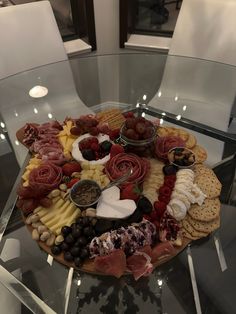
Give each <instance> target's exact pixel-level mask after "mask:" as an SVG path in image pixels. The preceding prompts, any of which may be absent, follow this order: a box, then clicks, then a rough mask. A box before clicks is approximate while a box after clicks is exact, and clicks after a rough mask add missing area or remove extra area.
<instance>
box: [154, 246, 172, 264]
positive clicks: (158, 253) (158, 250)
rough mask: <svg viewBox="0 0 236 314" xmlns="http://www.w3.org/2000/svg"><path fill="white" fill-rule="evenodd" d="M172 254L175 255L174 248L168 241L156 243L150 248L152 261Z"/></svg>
mask: <svg viewBox="0 0 236 314" xmlns="http://www.w3.org/2000/svg"><path fill="white" fill-rule="evenodd" d="M173 255H175V248H174V246H173V245H172V243H171V242H170V241H166V242H162V243H158V244H157V245H156V246H154V248H153V249H152V263H155V262H157V261H159V260H161V259H163V258H165V257H168V256H173Z"/></svg>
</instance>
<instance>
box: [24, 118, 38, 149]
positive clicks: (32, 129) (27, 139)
mask: <svg viewBox="0 0 236 314" xmlns="http://www.w3.org/2000/svg"><path fill="white" fill-rule="evenodd" d="M38 133H39V131H38V128H37V126H35V125H34V124H31V123H26V125H25V126H24V138H23V140H22V141H23V143H24V144H25V145H27V146H30V145H31V144H32V143H33V142H34V141H35V140H37V139H38Z"/></svg>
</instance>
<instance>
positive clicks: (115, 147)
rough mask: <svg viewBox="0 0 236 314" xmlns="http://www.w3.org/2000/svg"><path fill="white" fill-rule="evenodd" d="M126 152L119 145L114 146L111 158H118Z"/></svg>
mask: <svg viewBox="0 0 236 314" xmlns="http://www.w3.org/2000/svg"><path fill="white" fill-rule="evenodd" d="M124 151H125V150H124V147H122V146H120V145H119V144H114V145H112V147H111V150H110V155H111V158H112V157H114V156H116V155H117V154H120V153H124Z"/></svg>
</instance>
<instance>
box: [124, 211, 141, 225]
mask: <svg viewBox="0 0 236 314" xmlns="http://www.w3.org/2000/svg"><path fill="white" fill-rule="evenodd" d="M142 219H143V214H142V212H141V210H139V209H138V208H136V209H135V211H134V213H133V214H132V215H131V216H130V217H129V218H128V219H127V221H128V222H130V223H133V222H140V221H141V220H142Z"/></svg>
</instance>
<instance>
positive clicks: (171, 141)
mask: <svg viewBox="0 0 236 314" xmlns="http://www.w3.org/2000/svg"><path fill="white" fill-rule="evenodd" d="M175 147H185V142H184V141H183V140H182V139H181V138H180V137H178V136H162V137H158V139H157V141H156V149H155V152H156V155H157V157H159V158H161V159H167V153H168V151H169V150H170V149H172V148H175Z"/></svg>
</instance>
